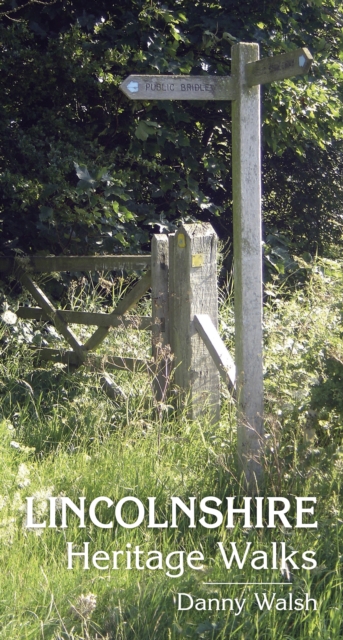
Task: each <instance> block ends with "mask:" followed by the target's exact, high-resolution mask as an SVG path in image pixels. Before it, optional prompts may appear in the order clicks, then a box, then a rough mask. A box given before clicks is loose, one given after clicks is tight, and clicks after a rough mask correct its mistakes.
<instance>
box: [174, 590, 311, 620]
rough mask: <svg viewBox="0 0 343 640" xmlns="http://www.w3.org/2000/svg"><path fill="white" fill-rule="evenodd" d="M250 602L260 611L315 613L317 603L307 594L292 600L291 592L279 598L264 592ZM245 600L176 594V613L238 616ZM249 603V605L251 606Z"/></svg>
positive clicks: (244, 604) (254, 595)
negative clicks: (196, 612)
mask: <svg viewBox="0 0 343 640" xmlns="http://www.w3.org/2000/svg"><path fill="white" fill-rule="evenodd" d="M251 595H252V596H253V598H252V602H253V603H254V604H255V605H257V607H258V609H259V610H260V611H272V610H276V611H302V610H305V611H316V610H317V601H316V600H315V599H314V598H311V597H310V594H309V593H305V594H304V596H305V597H304V598H294V595H293V593H292V592H290V593H287V594H285V595H284V597H282V598H280V597H278V596H277V594H276V593H270V594H267V593H266V592H262V593H254V594H251ZM247 600H248V599H247V598H195V597H194V596H193V595H191V594H190V593H182V592H179V593H178V594H177V601H176V604H177V609H178V611H188V610H189V609H196V610H197V611H230V612H231V613H232V614H233V615H235V616H239V615H240V614H241V613H242V611H243V609H244V608H245V606H246V604H247ZM252 602H250V603H249V604H251V603H252Z"/></svg>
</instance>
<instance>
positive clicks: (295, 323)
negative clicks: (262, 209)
mask: <svg viewBox="0 0 343 640" xmlns="http://www.w3.org/2000/svg"><path fill="white" fill-rule="evenodd" d="M301 266H302V268H305V267H306V269H307V270H308V272H309V273H308V278H307V281H306V284H305V285H303V286H302V287H300V286H299V287H298V288H297V289H296V290H295V291H293V293H292V294H290V293H289V292H288V294H287V296H286V295H283V291H282V289H280V287H278V286H276V285H268V289H267V292H266V294H267V300H268V302H267V304H266V310H265V357H264V361H265V369H266V371H265V377H266V430H267V438H266V459H265V478H266V479H265V486H264V488H263V490H262V491H261V494H260V495H261V496H264V497H267V496H281V497H285V498H288V499H289V500H290V501H291V503H292V504H294V496H305V497H306V496H315V497H316V498H317V505H316V508H315V519H316V520H317V521H318V529H310V528H309V529H302V528H293V527H292V528H289V529H288V528H285V527H284V526H282V525H281V524H280V523H279V522H277V523H276V524H277V526H276V528H273V529H270V528H266V527H264V528H254V527H252V528H249V529H248V528H244V527H243V524H244V522H243V520H242V518H237V524H236V526H235V527H234V528H233V529H227V528H226V527H225V518H224V524H223V525H222V526H220V527H217V528H213V529H206V528H204V527H202V526H200V525H199V524H197V526H196V527H195V528H189V520H188V518H187V517H186V515H185V514H184V515H183V516H182V514H181V517H180V518H179V520H178V527H176V528H171V527H168V528H159V529H153V528H149V527H148V523H147V520H146V519H145V520H144V522H143V523H142V524H141V525H140V526H139V527H137V528H132V529H129V528H124V527H120V526H113V527H110V528H100V527H97V526H95V524H93V523H92V522H91V519H90V517H89V516H87V517H86V523H85V524H86V527H85V528H80V527H79V526H78V525H79V519H78V518H77V516H76V515H75V514H71V515H70V514H69V516H68V528H62V527H61V526H60V514H59V513H57V519H56V524H57V527H56V528H49V527H48V526H47V527H46V528H45V529H42V528H41V529H34V528H32V529H28V528H27V526H26V507H25V499H26V498H27V497H29V496H30V497H34V505H35V507H34V511H35V518H36V519H37V521H38V522H42V521H44V520H46V519H47V520H48V511H47V500H48V498H49V497H51V496H58V497H60V498H61V497H66V496H67V497H69V498H70V499H71V500H72V501H74V502H75V504H77V505H79V497H82V496H83V497H85V498H86V503H87V505H89V504H90V503H91V501H92V500H93V499H95V498H96V497H98V496H107V497H109V498H110V499H111V500H113V501H114V503H115V504H116V503H117V502H118V501H119V500H120V499H121V498H124V497H126V496H136V497H137V498H138V499H139V500H140V501H141V502H142V503H143V504H144V505H146V506H147V504H148V497H151V496H155V497H156V522H158V523H163V522H164V521H165V520H169V522H170V520H171V511H170V499H171V497H173V496H178V497H180V498H181V499H182V500H183V501H184V503H185V504H190V497H195V498H196V503H197V505H198V504H199V502H200V500H201V499H202V498H203V497H205V496H216V497H217V498H219V499H220V500H224V498H225V496H240V497H243V496H244V491H243V489H242V486H241V483H240V479H239V477H238V475H237V471H236V462H235V440H236V435H235V408H234V402H233V400H232V399H231V398H230V395H229V394H228V392H227V391H226V390H224V389H223V407H222V419H221V423H220V424H219V425H218V426H216V427H213V425H211V424H210V423H209V421H208V420H207V419H206V417H204V418H203V419H202V420H201V421H198V422H192V423H191V422H189V421H188V420H187V417H186V412H184V414H183V415H178V416H177V415H175V413H174V411H173V409H172V397H171V398H170V404H168V406H164V407H163V408H162V411H160V417H159V418H157V417H156V410H155V407H154V401H153V398H152V392H151V380H149V378H148V377H147V376H146V375H144V374H142V373H139V372H136V373H135V374H130V373H126V372H123V373H120V374H118V375H116V376H115V379H116V381H117V382H118V384H119V385H120V386H121V388H122V390H123V392H124V394H125V395H123V396H122V397H118V399H117V400H116V401H111V400H110V399H109V398H108V397H107V396H106V395H105V394H104V393H103V391H102V390H101V386H100V381H99V377H98V376H97V375H96V374H95V373H91V372H89V371H87V370H84V369H80V370H79V371H77V372H75V373H74V374H73V375H70V374H69V373H68V371H67V370H66V368H65V367H63V366H61V365H56V364H55V365H51V364H47V365H46V366H44V367H37V364H36V363H35V362H34V360H33V356H32V353H31V351H30V350H29V348H28V345H27V344H26V341H25V339H23V335H24V330H23V327H21V329H18V330H17V332H16V333H12V334H11V335H10V329H9V328H8V327H6V326H4V327H3V328H2V342H1V348H2V354H1V364H0V393H1V413H0V451H1V466H0V542H1V545H0V561H1V568H2V571H1V576H0V594H1V597H0V638H1V639H2V638H3V639H5V638H6V640H18V639H20V640H25V639H29V638H30V639H37V640H38V639H45V640H50V639H51V640H53V639H54V640H57V639H60V640H62V639H63V640H68V639H69V640H72V639H73V640H80V639H82V640H95V639H96V638H97V639H98V640H100V639H107V640H134V639H137V640H138V639H139V640H177V639H179V638H194V639H197V638H205V639H208V640H210V639H212V640H224V638H230V639H231V638H233V639H235V640H250V639H251V640H252V639H259V640H262V639H265V640H280V639H285V640H286V639H288V640H290V639H293V638H294V639H295V638H300V639H304V640H305V639H306V640H307V639H308V638H310V637H311V638H313V639H318V640H319V639H320V640H338V639H339V638H341V637H343V627H342V615H341V607H342V578H341V558H342V553H343V549H342V547H343V521H342V519H341V506H342V486H341V484H342V483H341V479H342V472H343V447H342V434H343V430H342V406H343V401H342V388H341V384H342V375H343V349H342V336H341V321H342V318H341V311H342V303H341V300H342V293H343V278H342V270H341V265H340V264H338V263H337V262H330V261H325V262H323V261H322V262H317V263H316V264H314V265H310V266H309V265H307V266H306V265H301ZM88 308H89V307H88ZM221 323H222V326H221V331H222V335H223V336H224V338H225V340H226V342H227V343H228V345H229V346H231V347H232V338H233V312H232V306H231V303H230V301H226V302H225V303H224V304H223V307H222V312H221ZM26 324H27V323H26ZM24 328H25V327H24ZM27 331H29V329H27ZM44 332H45V330H44V329H43V328H42V327H41V328H37V327H36V328H35V336H38V338H36V339H37V340H39V339H42V340H43V339H44V335H45V333H44ZM142 334H143V332H140V334H139V335H138V332H136V333H134V332H132V333H131V334H130V335H129V336H127V334H125V336H124V335H123V334H122V335H121V334H119V337H115V334H113V336H111V337H110V339H109V341H108V342H107V344H105V349H106V350H107V349H109V350H111V351H115V352H116V353H118V351H119V350H120V348H123V341H124V338H125V340H126V345H124V352H122V353H124V354H127V350H126V349H127V348H130V349H131V352H132V354H136V355H138V354H140V355H142V354H143V355H144V354H147V353H148V351H147V349H148V339H147V338H145V337H144V336H143V335H142ZM40 336H41V338H40ZM171 388H172V387H171ZM171 395H172V394H171ZM168 402H169V401H168ZM211 506H212V507H214V506H215V505H214V504H211ZM307 506H308V505H307ZM58 510H59V505H58V502H57V512H58ZM124 513H125V517H126V518H127V520H128V521H130V518H131V521H132V520H135V518H137V509H136V508H135V507H134V505H131V506H130V507H128V508H127V510H126V511H124V510H123V514H124ZM96 514H97V516H98V518H99V520H100V521H102V522H104V523H106V522H107V523H108V522H109V521H110V519H111V518H112V519H113V512H111V511H110V510H109V509H108V508H107V507H106V505H105V503H104V502H103V503H101V504H99V506H98V508H97V511H96ZM292 514H293V515H294V510H293V511H292ZM201 515H203V514H200V512H199V511H198V510H197V518H198V517H201ZM293 515H292V516H291V517H290V521H291V523H292V524H294V517H293ZM207 519H208V521H210V518H209V516H207ZM264 523H265V522H264ZM48 524H49V522H48ZM68 542H72V543H73V545H74V546H73V550H74V551H78V552H82V551H83V550H84V543H85V542H88V543H89V555H90V562H89V569H84V567H83V559H82V558H76V557H75V558H74V560H73V568H72V569H68V563H67V543H68ZM219 542H222V544H223V546H224V548H225V549H227V552H228V555H231V550H232V546H231V543H236V546H237V550H238V552H239V555H240V556H243V555H244V552H245V550H246V549H247V548H249V554H248V555H247V560H246V562H245V563H244V566H242V567H241V568H239V566H238V563H235V562H233V563H232V566H231V568H230V569H226V567H225V562H224V561H223V558H222V556H221V554H220V552H219V547H218V543H219ZM247 543H251V544H248V546H247ZM273 543H277V551H276V554H277V564H276V567H275V568H273V565H274V563H273V560H272V554H273ZM281 543H285V549H286V551H287V555H289V554H290V553H292V552H293V551H298V554H296V555H295V556H293V560H294V561H295V563H296V564H297V565H299V566H300V565H301V564H302V563H303V560H302V559H301V556H302V554H303V553H305V552H307V551H308V550H311V551H313V552H315V558H316V562H317V567H316V568H314V569H312V570H309V569H304V568H301V566H300V568H299V569H295V568H294V566H293V565H292V562H290V561H289V562H288V563H287V567H286V569H282V570H281V568H280V555H281ZM127 545H131V547H129V546H127ZM137 546H138V547H139V550H140V551H142V554H141V556H140V562H141V565H144V564H145V562H146V559H147V554H148V552H149V551H153V550H157V551H160V552H161V554H162V556H161V557H162V561H161V562H162V566H161V568H156V569H153V568H152V565H151V568H142V569H136V568H132V569H128V568H126V557H127V556H126V555H125V554H126V552H127V551H128V550H132V551H133V550H134V549H135V547H137ZM100 550H101V551H104V552H106V553H108V554H109V555H110V556H112V552H113V551H120V550H122V551H123V552H124V553H123V554H122V555H119V556H118V564H119V565H120V568H119V569H118V570H116V569H113V568H109V569H104V568H103V567H104V566H105V565H106V561H104V559H101V558H100V556H98V566H99V567H100V568H95V567H94V566H93V565H92V562H91V556H92V555H93V554H94V553H96V552H97V551H100ZM194 550H197V551H199V552H201V553H202V554H203V556H204V561H203V562H202V564H203V569H202V570H194V569H192V568H190V567H189V566H187V562H186V554H188V553H190V552H192V551H194ZM177 551H178V552H184V553H183V554H181V555H180V554H179V555H178V556H177V555H174V556H173V557H171V558H170V560H169V566H167V564H166V558H167V556H168V554H170V553H172V552H177ZM256 551H259V552H260V556H259V557H260V560H259V561H257V560H256V562H255V564H254V565H253V566H251V560H252V557H253V556H252V553H253V552H256ZM261 552H265V554H266V555H265V556H264V555H263V554H262V553H261ZM255 558H256V556H255ZM266 558H267V559H266ZM181 559H183V562H184V564H183V565H182V564H181ZM134 564H135V563H134V561H133V560H132V566H133V567H134ZM157 564H158V563H157V561H155V566H157ZM266 564H267V566H266ZM124 565H125V566H124ZM172 565H174V568H173V566H172ZM258 567H261V568H258ZM167 573H169V574H170V575H167ZM176 575H179V577H173V576H176ZM223 582H234V583H237V582H240V583H250V582H261V583H262V582H274V583H281V584H279V585H276V586H269V585H260V586H249V585H245V586H242V585H239V586H238V585H232V586H229V585H221V584H213V583H223ZM209 583H212V584H209ZM179 593H187V594H190V595H191V596H192V597H193V599H194V603H195V601H198V607H197V608H195V606H194V607H193V608H190V609H188V610H178V599H179V597H178V594H179ZM255 593H257V594H258V597H259V598H260V600H261V599H263V594H264V593H265V594H266V598H268V600H271V599H272V598H273V594H274V593H275V597H274V601H273V604H272V605H271V607H270V610H268V608H267V607H266V606H264V608H263V609H262V610H260V608H259V605H258V600H257V599H256V596H255V595H254V594H255ZM290 593H292V594H293V604H292V605H291V604H290V602H291V600H290V595H289V594H290ZM306 594H309V595H310V597H311V598H313V599H315V600H316V603H317V609H316V610H315V611H314V610H313V607H312V606H311V604H310V605H309V607H308V610H306V608H305V607H304V608H303V609H300V610H296V609H295V604H294V603H295V599H296V598H297V599H298V600H299V601H304V602H306ZM209 599H212V600H213V602H212V610H209V608H208V601H209ZM222 599H232V600H233V602H234V601H235V599H237V600H238V601H239V602H240V603H241V602H242V601H243V600H244V599H245V603H244V605H243V606H242V609H241V611H240V613H238V609H237V605H235V604H233V605H232V607H230V603H227V607H226V609H225V610H223V609H222ZM200 600H202V601H204V602H206V609H203V605H202V604H201V602H200ZM277 600H278V602H279V604H278V607H276V606H275V603H276V601H277ZM282 600H284V602H285V605H284V606H283V604H282ZM217 601H219V603H220V610H217V604H216V602H217ZM186 603H188V604H189V603H190V599H188V600H187V598H186V597H184V600H183V606H184V607H186ZM291 606H292V607H293V608H291ZM236 614H237V615H236Z"/></svg>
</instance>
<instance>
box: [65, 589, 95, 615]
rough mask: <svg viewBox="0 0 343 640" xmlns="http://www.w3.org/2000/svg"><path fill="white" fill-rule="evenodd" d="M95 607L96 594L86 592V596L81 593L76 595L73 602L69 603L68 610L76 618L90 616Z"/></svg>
mask: <svg viewBox="0 0 343 640" xmlns="http://www.w3.org/2000/svg"><path fill="white" fill-rule="evenodd" d="M95 608H96V595H95V594H94V593H88V594H87V595H86V596H84V595H83V593H82V594H81V595H80V596H79V597H78V599H77V600H76V602H75V604H71V606H70V610H71V612H72V613H73V614H74V615H75V616H76V617H77V618H83V619H84V618H90V617H91V615H92V613H93V611H94V609H95Z"/></svg>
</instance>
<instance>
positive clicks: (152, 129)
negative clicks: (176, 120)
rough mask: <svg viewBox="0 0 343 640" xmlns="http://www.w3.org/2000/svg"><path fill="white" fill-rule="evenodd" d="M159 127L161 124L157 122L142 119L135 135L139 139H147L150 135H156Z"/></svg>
mask: <svg viewBox="0 0 343 640" xmlns="http://www.w3.org/2000/svg"><path fill="white" fill-rule="evenodd" d="M158 128H159V124H158V123H157V122H151V121H146V120H140V121H139V123H138V126H137V128H136V131H135V136H136V138H138V139H139V140H143V141H145V140H147V139H148V137H149V136H152V135H154V134H155V133H156V129H158Z"/></svg>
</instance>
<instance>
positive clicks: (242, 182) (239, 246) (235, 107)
mask: <svg viewBox="0 0 343 640" xmlns="http://www.w3.org/2000/svg"><path fill="white" fill-rule="evenodd" d="M258 58H259V46H258V44H243V43H240V44H237V45H234V46H233V47H232V76H233V77H234V78H235V79H236V82H237V98H236V100H234V101H233V102H232V174H233V175H232V185H233V223H234V231H233V238H234V245H233V248H234V283H235V285H234V286H235V364H236V389H237V403H238V407H237V410H238V421H237V439H238V456H239V459H240V461H241V465H242V468H243V471H244V473H245V477H246V482H247V485H249V486H253V485H254V484H256V481H258V480H259V479H260V478H261V474H262V467H261V460H260V455H261V451H262V448H263V439H264V434H263V369H262V238H261V161H260V154H261V151H260V148H261V147H260V86H259V85H257V86H254V87H249V86H248V85H247V80H246V65H247V64H248V63H251V62H254V61H255V60H257V59H258Z"/></svg>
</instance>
